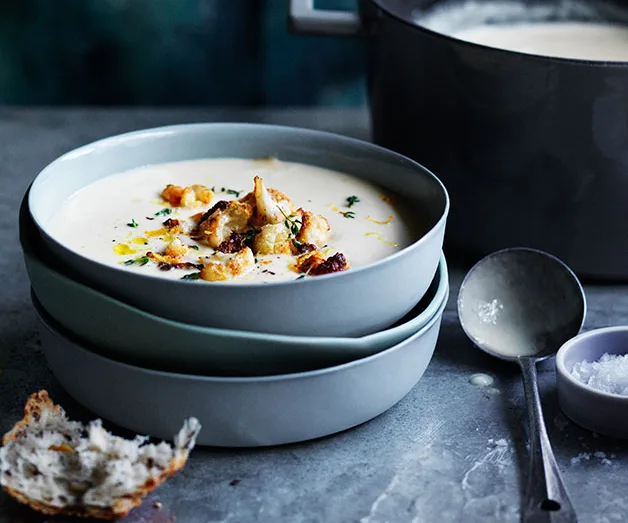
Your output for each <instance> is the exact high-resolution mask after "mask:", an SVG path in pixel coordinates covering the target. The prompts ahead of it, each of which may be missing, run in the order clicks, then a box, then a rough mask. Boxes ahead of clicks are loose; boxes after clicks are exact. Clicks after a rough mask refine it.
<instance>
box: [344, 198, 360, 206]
mask: <svg viewBox="0 0 628 523" xmlns="http://www.w3.org/2000/svg"><path fill="white" fill-rule="evenodd" d="M359 201H360V198H358V197H357V196H349V197H347V207H351V206H352V205H353V204H354V203H358V202H359Z"/></svg>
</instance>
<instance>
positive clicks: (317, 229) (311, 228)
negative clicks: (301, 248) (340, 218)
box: [296, 209, 331, 249]
mask: <svg viewBox="0 0 628 523" xmlns="http://www.w3.org/2000/svg"><path fill="white" fill-rule="evenodd" d="M297 213H298V214H300V216H301V228H300V229H299V234H297V237H296V240H297V241H298V242H299V243H303V244H311V245H316V246H317V247H318V248H319V249H320V248H321V247H322V246H323V245H326V244H327V243H329V236H330V234H329V231H330V230H331V227H330V226H329V222H328V221H327V220H326V219H325V218H324V217H323V216H321V215H320V214H318V215H316V214H312V213H311V212H309V211H304V210H303V209H299V210H298V211H297Z"/></svg>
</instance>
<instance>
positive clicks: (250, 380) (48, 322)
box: [31, 290, 447, 385]
mask: <svg viewBox="0 0 628 523" xmlns="http://www.w3.org/2000/svg"><path fill="white" fill-rule="evenodd" d="M31 299H32V302H33V307H34V308H35V311H36V313H37V316H38V318H39V321H40V322H41V323H42V324H43V326H44V328H47V329H49V330H51V331H52V332H53V333H54V334H55V335H56V336H58V337H59V338H60V339H62V340H63V341H64V342H66V343H69V344H71V345H72V346H73V347H74V348H76V349H78V350H80V351H82V352H84V353H85V354H86V355H87V356H88V357H91V358H93V359H95V360H97V361H98V360H100V361H101V362H102V361H104V362H105V363H106V364H109V365H116V366H119V367H122V368H124V369H126V370H129V371H131V372H135V373H138V372H139V373H141V374H145V375H149V376H154V377H156V378H162V379H164V378H165V379H176V380H184V381H194V382H202V383H222V384H239V385H244V384H247V385H252V384H258V383H273V382H283V381H292V380H302V379H310V378H317V377H320V376H324V375H326V374H333V373H335V372H342V371H345V370H349V369H352V368H355V367H359V366H361V365H366V364H368V363H369V362H371V361H374V360H376V359H379V358H381V357H385V356H386V355H388V354H390V353H391V352H394V351H397V350H400V349H402V348H403V347H405V346H406V345H408V344H410V343H413V342H414V341H415V340H417V339H418V338H420V337H422V336H423V335H424V334H425V333H426V332H427V331H428V330H429V329H431V328H432V327H433V326H434V324H435V323H436V322H437V321H439V320H441V318H442V316H443V313H444V311H445V309H446V306H447V302H446V301H444V302H443V303H442V304H441V306H440V307H439V309H438V311H437V312H436V314H434V316H432V318H430V320H429V321H428V322H427V323H426V324H425V325H424V326H423V327H421V328H420V329H419V330H418V331H417V332H415V333H414V334H413V335H412V336H410V337H409V338H406V339H405V340H402V341H400V342H399V343H397V344H396V345H393V346H392V347H389V348H387V349H384V350H382V351H379V352H377V353H375V354H372V355H370V356H365V357H363V358H358V359H354V360H351V361H349V362H346V363H342V364H340V365H333V366H331V367H324V368H321V369H315V370H311V371H303V372H295V373H287V374H273V375H269V376H233V377H228V376H207V375H199V374H183V373H178V372H167V371H161V370H155V369H150V368H146V367H140V366H138V365H132V364H130V363H125V362H121V361H117V360H114V359H112V358H108V357H106V356H102V355H101V354H98V353H95V352H92V351H91V350H89V349H87V348H85V347H84V346H83V344H82V343H81V342H80V341H78V340H75V339H73V337H72V335H71V334H70V333H67V332H66V329H63V328H62V327H60V326H58V325H57V322H55V320H54V319H52V318H51V317H50V315H49V314H48V313H47V312H46V311H45V310H44V308H43V307H42V305H41V304H40V303H39V300H38V299H37V297H36V296H35V295H34V293H33V292H32V290H31ZM437 345H438V339H437V340H436V342H435V345H434V350H436V346H437ZM45 351H46V349H44V352H45ZM430 359H431V358H430ZM428 365H429V362H428Z"/></svg>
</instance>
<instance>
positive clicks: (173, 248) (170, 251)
mask: <svg viewBox="0 0 628 523" xmlns="http://www.w3.org/2000/svg"><path fill="white" fill-rule="evenodd" d="M189 250H190V248H189V247H188V246H187V245H184V244H183V243H181V240H179V238H175V239H174V240H172V241H171V242H170V243H169V244H168V246H167V247H166V250H165V251H164V255H165V256H168V257H169V258H175V259H178V258H181V257H182V256H185V255H186V254H187V253H188V251H189Z"/></svg>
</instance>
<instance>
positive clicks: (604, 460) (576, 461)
mask: <svg viewBox="0 0 628 523" xmlns="http://www.w3.org/2000/svg"><path fill="white" fill-rule="evenodd" d="M612 456H613V454H611V457H612ZM591 458H597V459H599V460H600V463H601V464H602V465H611V464H612V463H613V462H612V461H611V460H610V459H608V457H607V456H606V453H605V452H602V451H601V450H596V451H595V452H581V453H580V454H578V455H577V456H576V457H575V458H571V464H572V465H580V463H582V462H583V461H589V460H590V459H591Z"/></svg>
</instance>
